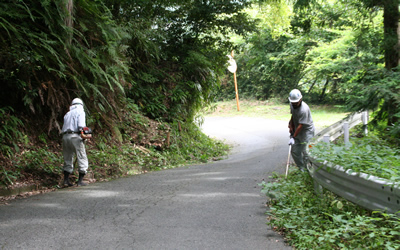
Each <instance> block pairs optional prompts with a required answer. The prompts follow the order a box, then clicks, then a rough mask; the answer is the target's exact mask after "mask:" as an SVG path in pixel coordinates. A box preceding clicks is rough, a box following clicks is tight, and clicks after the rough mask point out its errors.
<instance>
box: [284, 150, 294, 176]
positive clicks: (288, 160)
mask: <svg viewBox="0 0 400 250" xmlns="http://www.w3.org/2000/svg"><path fill="white" fill-rule="evenodd" d="M291 149H292V145H291V144H289V154H288V157H287V164H286V176H285V178H287V174H288V172H289V163H290V151H291Z"/></svg>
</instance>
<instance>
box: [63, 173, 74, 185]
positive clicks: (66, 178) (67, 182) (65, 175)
mask: <svg viewBox="0 0 400 250" xmlns="http://www.w3.org/2000/svg"><path fill="white" fill-rule="evenodd" d="M64 186H65V187H72V186H73V184H72V183H71V182H69V173H68V172H67V171H64Z"/></svg>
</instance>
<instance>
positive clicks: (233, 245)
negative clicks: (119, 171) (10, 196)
mask: <svg viewBox="0 0 400 250" xmlns="http://www.w3.org/2000/svg"><path fill="white" fill-rule="evenodd" d="M286 124H287V123H286V122H277V121H268V120H262V119H257V118H207V119H206V122H205V124H204V126H203V130H204V131H205V133H207V134H209V135H210V136H213V137H217V138H226V140H227V142H230V143H235V145H236V147H235V150H234V153H233V154H232V155H231V156H229V157H228V158H227V159H225V160H222V161H218V162H214V163H211V164H203V165H194V166H189V167H182V168H177V169H171V170H165V171H159V172H152V173H148V174H144V175H138V176H133V177H129V178H122V179H118V180H115V181H111V182H103V183H95V184H91V185H89V186H87V187H81V188H68V189H62V190H59V191H56V192H52V193H47V194H43V195H38V196H33V197H30V198H27V199H22V200H16V201H13V202H11V203H10V204H9V205H4V206H0V249H146V250H148V249H218V250H221V249H229V250H232V249H243V250H248V249H290V248H289V247H288V246H286V245H285V244H284V242H283V238H282V237H281V236H279V235H277V234H276V233H275V232H273V231H272V230H270V228H269V226H268V225H266V224H265V222H266V216H265V214H264V213H265V210H266V208H265V206H264V205H265V202H266V198H265V197H264V196H263V195H261V194H260V187H259V186H258V185H257V184H258V183H260V182H261V181H262V179H266V178H268V175H269V173H271V172H272V171H278V172H282V173H283V171H284V166H285V160H286V157H287V155H286V154H287V145H286V140H287V128H286ZM89 160H90V156H89Z"/></svg>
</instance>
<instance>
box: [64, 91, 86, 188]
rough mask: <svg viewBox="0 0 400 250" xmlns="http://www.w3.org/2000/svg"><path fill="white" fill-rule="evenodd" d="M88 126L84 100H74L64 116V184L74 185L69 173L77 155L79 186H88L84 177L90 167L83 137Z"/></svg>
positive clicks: (72, 168)
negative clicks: (83, 132) (84, 129)
mask: <svg viewBox="0 0 400 250" xmlns="http://www.w3.org/2000/svg"><path fill="white" fill-rule="evenodd" d="M84 127H86V115H85V111H84V110H83V102H82V100H81V99H79V98H75V99H74V100H72V104H71V106H70V107H69V111H68V113H67V114H65V116H64V125H63V128H62V133H63V139H62V141H63V143H62V145H63V156H64V186H69V187H70V186H73V184H71V182H70V181H69V175H70V174H71V173H72V171H73V170H74V163H73V161H74V156H75V155H76V157H77V162H78V166H79V168H78V171H79V179H78V186H86V185H87V183H84V182H83V177H84V176H85V174H86V171H87V169H88V167H89V162H88V158H87V156H86V150H85V144H84V139H82V138H81V134H82V131H83V128H84Z"/></svg>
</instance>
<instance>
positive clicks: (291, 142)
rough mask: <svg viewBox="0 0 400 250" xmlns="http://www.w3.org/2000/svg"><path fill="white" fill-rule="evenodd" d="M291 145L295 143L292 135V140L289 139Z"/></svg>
mask: <svg viewBox="0 0 400 250" xmlns="http://www.w3.org/2000/svg"><path fill="white" fill-rule="evenodd" d="M288 144H289V145H293V144H294V138H293V137H292V138H290V140H289V143H288Z"/></svg>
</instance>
